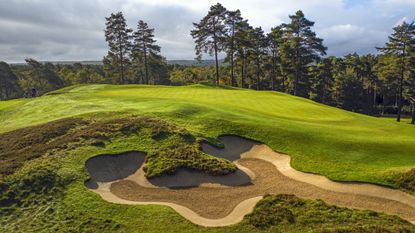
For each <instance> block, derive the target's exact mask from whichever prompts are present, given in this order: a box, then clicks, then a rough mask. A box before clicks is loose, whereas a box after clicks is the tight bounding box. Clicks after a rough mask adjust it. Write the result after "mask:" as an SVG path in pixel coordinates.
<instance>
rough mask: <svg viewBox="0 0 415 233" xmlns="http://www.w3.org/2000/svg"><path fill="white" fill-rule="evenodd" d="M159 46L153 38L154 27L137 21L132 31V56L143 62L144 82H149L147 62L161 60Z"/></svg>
mask: <svg viewBox="0 0 415 233" xmlns="http://www.w3.org/2000/svg"><path fill="white" fill-rule="evenodd" d="M159 53H160V46H158V45H156V40H154V29H153V28H149V27H148V24H147V23H145V22H144V21H142V20H140V21H138V25H137V31H136V32H134V45H133V54H134V55H133V56H135V57H138V58H141V59H139V60H141V61H142V62H143V64H144V83H145V84H149V80H150V78H149V66H150V65H149V63H150V61H153V62H154V61H157V60H162V58H161V56H159Z"/></svg>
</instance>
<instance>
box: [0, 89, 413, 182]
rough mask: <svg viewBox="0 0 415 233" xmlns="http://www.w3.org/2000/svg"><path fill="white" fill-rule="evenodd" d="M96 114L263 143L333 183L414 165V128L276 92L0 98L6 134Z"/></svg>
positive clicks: (71, 92)
mask: <svg viewBox="0 0 415 233" xmlns="http://www.w3.org/2000/svg"><path fill="white" fill-rule="evenodd" d="M93 112H95V113H96V112H98V113H99V112H106V113H107V114H106V115H108V112H114V114H118V113H119V112H126V113H136V114H146V115H156V116H158V117H161V118H163V119H166V120H169V121H173V122H174V123H177V124H179V125H181V126H183V127H185V128H186V129H188V130H189V131H191V133H193V134H195V135H197V136H201V137H205V138H209V139H215V138H216V137H217V136H218V135H221V134H238V135H240V136H244V137H248V138H252V139H256V140H259V141H262V142H264V143H266V144H268V145H269V146H271V147H272V148H273V149H274V150H276V151H279V152H283V153H286V154H288V155H290V156H291V158H292V165H293V167H295V168H296V169H298V170H301V171H306V172H313V173H319V174H322V175H325V176H327V177H329V178H330V179H333V180H342V181H364V182H373V183H378V184H386V185H392V186H393V185H394V184H393V182H391V181H390V177H391V176H392V175H394V174H395V173H402V172H406V171H408V170H410V169H411V168H413V167H415V127H414V126H413V125H410V124H408V123H406V122H401V123H396V122H393V121H391V120H389V119H380V118H374V117H369V116H365V115H361V114H355V113H352V112H347V111H343V110H340V109H337V108H334V107H328V106H325V105H321V104H318V103H315V102H313V101H310V100H307V99H303V98H298V97H293V96H291V95H287V94H284V93H278V92H271V91H253V90H242V89H232V88H216V87H211V86H203V85H193V86H186V87H167V86H142V85H123V86H113V85H86V86H75V87H68V88H64V89H61V90H58V91H55V92H53V93H51V94H50V95H46V96H43V97H40V98H35V99H30V100H27V99H26V100H13V101H1V102H0V122H2V124H1V125H0V132H7V131H10V130H13V129H17V128H22V127H26V126H30V125H37V124H41V123H46V122H49V121H51V120H56V119H61V118H66V117H71V116H82V115H84V114H87V113H93Z"/></svg>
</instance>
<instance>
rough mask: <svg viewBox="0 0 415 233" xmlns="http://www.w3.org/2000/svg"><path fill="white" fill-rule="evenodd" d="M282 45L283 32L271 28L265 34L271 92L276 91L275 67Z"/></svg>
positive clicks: (279, 28)
mask: <svg viewBox="0 0 415 233" xmlns="http://www.w3.org/2000/svg"><path fill="white" fill-rule="evenodd" d="M282 43H283V31H282V28H281V27H280V26H278V27H274V28H271V32H270V33H268V34H267V44H268V51H269V53H270V55H271V90H273V91H275V90H276V82H277V67H278V64H277V63H278V57H279V50H280V45H281V44H282Z"/></svg>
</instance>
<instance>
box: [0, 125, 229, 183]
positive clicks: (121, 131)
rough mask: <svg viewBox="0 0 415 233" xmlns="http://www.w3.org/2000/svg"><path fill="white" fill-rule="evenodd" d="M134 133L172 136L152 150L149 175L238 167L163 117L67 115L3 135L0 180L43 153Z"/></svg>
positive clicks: (156, 137)
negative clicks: (87, 117)
mask: <svg viewBox="0 0 415 233" xmlns="http://www.w3.org/2000/svg"><path fill="white" fill-rule="evenodd" d="M131 134H135V135H141V136H143V137H149V138H152V139H154V140H163V139H166V138H168V137H171V138H172V139H171V140H169V141H168V144H167V145H164V146H163V147H160V148H159V149H157V150H152V151H149V154H150V156H149V158H148V160H147V161H146V170H147V176H148V177H152V176H156V175H163V174H165V173H174V172H175V171H176V169H177V168H180V167H185V168H191V169H196V170H202V171H205V172H207V173H210V174H217V175H223V174H228V173H231V172H234V171H236V166H235V165H233V164H232V163H231V162H230V161H226V160H224V159H220V158H215V157H213V156H209V155H206V154H204V153H202V152H201V151H200V150H199V147H198V143H197V142H196V141H195V139H194V138H193V136H192V135H191V134H190V133H189V132H187V131H186V130H185V129H183V128H179V127H177V126H175V125H173V124H169V123H167V122H165V121H162V120H160V119H156V118H151V117H129V118H116V119H109V120H100V121H96V122H92V121H90V120H82V119H77V118H68V119H61V120H57V121H52V122H50V123H46V124H43V125H39V126H33V127H28V128H23V129H17V130H14V131H10V132H6V133H3V134H0V155H1V157H0V159H1V160H0V165H1V166H0V180H1V179H3V178H2V177H4V176H6V175H9V174H12V173H13V172H15V171H16V170H17V169H19V168H20V167H21V166H22V165H23V164H24V163H25V162H26V161H28V160H32V159H35V158H38V157H40V156H42V155H47V154H49V156H53V155H54V151H57V150H61V151H62V150H70V149H71V148H76V147H79V146H86V145H93V146H99V147H100V146H101V147H102V146H105V143H107V142H108V141H110V140H111V138H115V137H118V136H121V135H122V136H128V135H131Z"/></svg>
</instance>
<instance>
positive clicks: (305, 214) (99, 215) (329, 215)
mask: <svg viewBox="0 0 415 233" xmlns="http://www.w3.org/2000/svg"><path fill="white" fill-rule="evenodd" d="M0 122H2V124H1V125H0V194H1V196H0V211H1V212H0V231H3V232H19V231H20V232H39V231H45V232H53V231H57V230H59V231H73V232H74V231H75V232H76V231H92V232H95V231H99V232H114V231H120V232H143V231H146V232H177V231H180V232H198V231H199V232H205V231H209V232H232V231H235V232H236V231H238V232H253V231H270V232H275V231H277V232H278V231H281V232H299V231H301V232H307V231H309V232H414V231H415V228H414V227H413V225H411V224H410V223H409V222H406V221H405V220H402V219H400V218H398V217H396V216H391V215H385V214H382V213H376V212H373V211H368V210H352V209H346V208H341V207H335V206H331V205H328V204H326V203H324V202H323V201H320V200H305V199H300V198H297V197H295V196H292V195H284V194H281V195H267V196H266V197H265V199H263V200H262V201H260V202H259V203H258V205H257V206H256V207H255V209H254V211H253V213H251V214H249V215H247V216H246V217H245V218H244V220H243V221H242V222H241V223H239V224H237V225H232V226H228V227H218V228H204V227H201V226H198V225H195V224H192V223H191V222H190V221H188V220H186V219H185V218H183V217H182V216H180V215H179V214H178V213H176V212H175V211H174V210H173V209H171V208H169V207H165V206H159V205H148V206H147V205H146V206H141V205H121V204H113V203H109V202H106V201H104V200H102V199H101V197H100V196H99V195H98V194H96V193H94V192H92V191H91V190H89V189H88V188H86V187H85V185H84V184H85V182H86V181H88V179H89V174H88V173H87V171H86V169H85V162H86V161H87V160H88V159H90V158H91V157H94V156H96V155H101V154H116V153H123V152H127V151H142V152H145V153H146V155H147V158H146V161H145V172H146V177H148V178H151V177H158V176H162V175H166V174H173V173H174V172H175V171H176V170H177V169H179V168H182V167H185V168H190V169H195V170H198V171H202V172H206V173H209V174H211V175H225V174H229V173H232V172H235V171H236V169H237V168H236V167H235V165H234V164H233V163H231V162H230V161H228V160H226V159H222V158H217V157H214V156H212V155H210V154H207V153H205V152H203V151H201V150H200V149H199V145H200V142H201V141H202V140H207V141H209V142H211V143H213V144H216V145H217V146H221V142H220V141H219V140H218V137H219V136H220V135H229V134H231V135H239V136H242V137H245V138H250V139H253V140H256V141H259V142H262V143H264V144H266V145H268V146H269V147H270V148H272V149H273V150H274V151H277V152H280V153H283V154H286V155H289V156H290V157H291V166H292V167H293V168H295V169H297V170H300V171H303V172H310V173H317V174H320V175H324V176H326V177H328V178H329V179H331V180H335V181H349V182H351V181H353V182H367V183H373V184H377V185H383V186H387V187H390V188H396V189H401V190H402V191H403V192H407V193H410V194H412V195H413V193H414V192H415V170H413V169H414V168H415V156H414V151H415V136H414V135H415V127H413V126H412V125H410V124H408V123H406V122H402V123H396V122H393V121H391V120H390V119H380V118H374V117H369V116H365V115H361V114H356V113H352V112H347V111H344V110H340V109H337V108H334V107H328V106H325V105H321V104H318V103H315V102H313V101H310V100H307V99H303V98H299V97H294V96H291V95H288V94H283V93H279V92H271V91H253V90H244V89H237V88H228V87H219V88H218V87H212V86H207V85H192V86H183V87H168V86H143V85H119V86H114V85H85V86H72V87H68V88H64V89H60V90H58V91H54V92H51V93H48V94H46V95H44V96H42V97H39V98H31V99H17V100H10V101H1V102H0Z"/></svg>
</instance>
